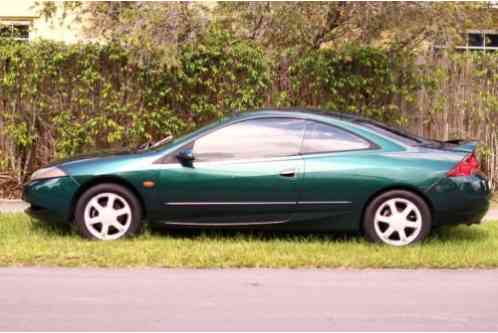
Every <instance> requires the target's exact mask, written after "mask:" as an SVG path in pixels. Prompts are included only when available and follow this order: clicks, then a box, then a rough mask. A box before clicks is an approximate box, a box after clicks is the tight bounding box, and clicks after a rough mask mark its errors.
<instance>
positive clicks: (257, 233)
mask: <svg viewBox="0 0 498 333" xmlns="http://www.w3.org/2000/svg"><path fill="white" fill-rule="evenodd" d="M148 232H149V233H150V234H151V235H153V236H158V237H172V238H177V239H184V238H188V239H206V238H210V239H234V240H235V239H244V240H257V241H275V240H279V241H294V240H302V241H306V240H309V241H335V242H341V241H343V242H351V241H354V242H358V241H361V240H363V238H362V236H361V235H360V234H359V233H353V232H316V231H283V230H264V229H263V230H261V229H244V228H175V227H166V226H157V225H154V226H149V227H148Z"/></svg>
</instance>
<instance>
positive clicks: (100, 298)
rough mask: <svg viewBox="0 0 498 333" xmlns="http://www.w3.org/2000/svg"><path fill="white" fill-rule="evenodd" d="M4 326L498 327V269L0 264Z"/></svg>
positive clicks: (46, 328)
mask: <svg viewBox="0 0 498 333" xmlns="http://www.w3.org/2000/svg"><path fill="white" fill-rule="evenodd" d="M332 255H333V254H332ZM4 330H8V331H16V330H44V331H61V330H79V331H82V330H83V331H85V330H105V331H107V330H120V331H133V330H152V331H156V330H207V331H213V330H217V331H218V330H221V331H224V330H290V331H294V330H388V331H391V330H451V331H458V330H473V331H475V330H495V331H496V330H498V270H451V271H450V270H267V269H264V270H259V269H241V270H173V269H143V270H115V269H107V270H106V269H50V268H2V269H0V331H4Z"/></svg>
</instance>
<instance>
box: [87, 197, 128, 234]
mask: <svg viewBox="0 0 498 333" xmlns="http://www.w3.org/2000/svg"><path fill="white" fill-rule="evenodd" d="M131 221H132V212H131V208H130V204H129V203H128V202H127V201H126V199H124V198H123V197H122V196H120V195H118V194H115V193H110V192H109V193H99V194H97V195H95V196H93V197H92V198H91V199H90V200H89V201H88V203H87V204H86V206H85V211H84V223H85V226H86V228H87V230H88V232H90V233H91V234H92V235H93V236H94V237H95V238H97V239H100V240H115V239H118V238H121V237H122V236H123V235H124V234H125V233H126V232H127V231H128V229H129V228H130V225H131Z"/></svg>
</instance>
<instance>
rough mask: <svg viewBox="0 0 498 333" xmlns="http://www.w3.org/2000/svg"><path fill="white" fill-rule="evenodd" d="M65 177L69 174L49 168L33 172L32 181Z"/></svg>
mask: <svg viewBox="0 0 498 333" xmlns="http://www.w3.org/2000/svg"><path fill="white" fill-rule="evenodd" d="M64 176H67V174H66V173H65V172H64V171H62V170H61V169H59V168H58V167H49V168H43V169H38V170H36V171H35V172H33V174H32V175H31V181H33V180H40V179H47V178H58V177H64Z"/></svg>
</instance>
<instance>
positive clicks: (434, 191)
mask: <svg viewBox="0 0 498 333" xmlns="http://www.w3.org/2000/svg"><path fill="white" fill-rule="evenodd" d="M427 195H428V196H429V197H430V198H431V201H432V203H433V217H434V218H433V224H434V225H445V224H453V225H455V224H477V223H480V222H481V220H482V218H483V217H484V215H486V212H487V211H488V209H489V206H490V200H491V190H490V187H489V182H488V179H487V178H486V177H484V176H482V175H472V176H462V177H451V178H443V179H442V180H441V181H439V182H438V183H437V184H436V185H435V186H433V187H432V188H431V190H430V191H429V192H428V193H427Z"/></svg>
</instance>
